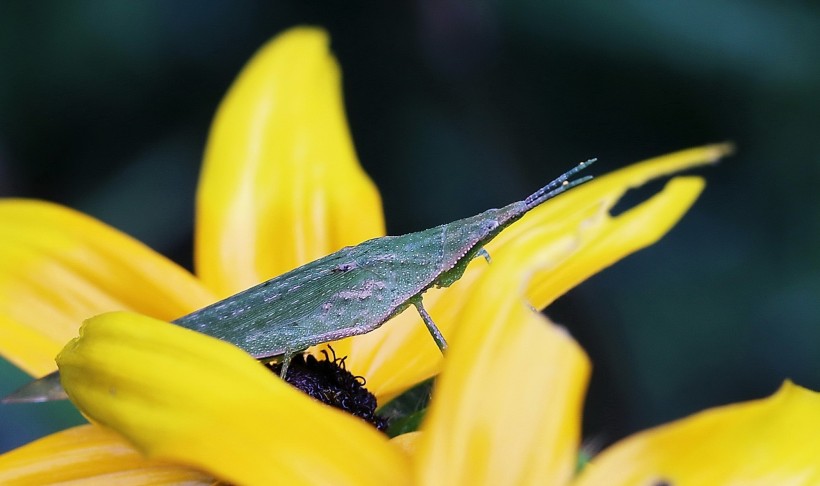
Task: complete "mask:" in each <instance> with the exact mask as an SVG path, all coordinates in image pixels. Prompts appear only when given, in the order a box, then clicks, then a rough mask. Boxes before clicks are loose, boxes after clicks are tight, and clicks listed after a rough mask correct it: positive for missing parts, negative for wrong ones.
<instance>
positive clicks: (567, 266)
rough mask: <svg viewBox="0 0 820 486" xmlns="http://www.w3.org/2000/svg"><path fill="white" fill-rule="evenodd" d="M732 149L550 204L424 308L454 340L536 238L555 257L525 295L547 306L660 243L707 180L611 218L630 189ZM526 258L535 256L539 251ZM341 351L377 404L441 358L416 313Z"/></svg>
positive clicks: (706, 151)
mask: <svg viewBox="0 0 820 486" xmlns="http://www.w3.org/2000/svg"><path fill="white" fill-rule="evenodd" d="M730 150H731V147H730V146H728V145H725V144H721V145H709V146H705V147H699V148H694V149H689V150H684V151H681V152H676V153H673V154H670V155H666V156H663V157H658V158H655V159H650V160H647V161H644V162H640V163H637V164H634V165H632V166H629V167H626V168H625V169H622V170H619V171H616V172H613V173H612V174H607V175H605V176H601V177H596V178H595V179H593V180H592V181H591V182H589V183H587V184H584V185H582V186H580V187H578V188H575V189H572V190H571V191H569V192H567V193H566V194H562V195H561V196H559V197H557V198H556V199H554V200H551V201H548V202H546V203H545V204H543V205H541V206H539V207H538V208H536V209H534V210H532V211H531V212H530V213H529V214H527V215H526V216H524V217H523V218H522V219H521V220H520V221H518V222H516V223H514V224H513V225H512V226H510V227H509V228H507V229H505V230H504V231H503V232H501V234H500V235H499V236H498V237H497V238H496V239H495V240H493V241H492V242H490V244H488V245H487V248H486V249H487V251H488V252H489V254H490V255H491V256H492V259H493V261H492V263H491V264H489V265H488V264H487V263H486V262H485V261H484V260H483V259H477V260H475V261H474V262H472V263H471V264H470V266H469V267H468V269H467V271H466V272H465V274H464V276H463V277H462V278H461V280H459V281H458V282H456V283H455V284H454V285H453V286H451V287H449V288H447V289H441V290H430V291H428V292H427V293H425V294H424V303H425V307H426V308H427V310H428V312H429V313H430V315H431V316H432V317H433V320H434V321H435V322H436V324H437V325H438V327H439V328H440V329H441V331H442V333H443V334H444V335H445V337H448V336H451V335H453V334H454V333H455V332H456V330H457V328H458V327H459V326H461V325H462V324H464V323H465V322H466V320H465V319H464V317H463V316H464V313H465V312H467V311H468V309H467V308H466V302H467V301H468V299H469V297H470V294H471V293H472V291H473V288H472V286H473V284H474V283H475V282H476V280H477V279H478V278H479V277H480V276H481V275H482V274H483V273H485V272H487V271H489V269H490V268H492V267H493V266H494V265H496V264H498V263H499V262H501V261H503V260H505V259H508V258H514V257H517V255H516V252H518V251H520V250H518V249H516V248H517V247H516V246H515V245H514V242H516V241H519V240H522V239H526V240H531V241H532V246H531V248H533V249H536V251H537V250H538V249H550V248H551V249H552V250H550V251H553V252H556V253H555V255H556V257H555V259H554V260H553V261H552V262H551V264H550V265H548V266H544V267H542V268H541V269H540V270H539V271H538V272H535V273H534V274H533V276H532V280H531V281H530V285H529V290H528V292H527V297H528V299H529V300H530V302H531V303H532V305H533V306H535V307H536V308H543V307H545V306H547V305H548V304H549V303H551V302H552V301H554V300H555V299H556V298H557V297H559V296H560V295H562V294H563V293H565V292H566V291H567V290H569V289H571V288H572V287H573V286H575V285H577V284H578V283H580V282H582V281H583V280H585V279H587V278H589V277H590V276H591V275H593V274H595V273H597V272H599V271H601V270H602V269H604V268H606V267H608V266H609V265H611V264H612V263H614V262H616V261H618V260H619V259H621V258H623V257H625V256H627V255H629V254H631V253H632V252H635V251H637V250H639V249H641V248H644V247H646V246H648V245H650V244H652V243H654V242H655V241H657V240H658V239H659V238H660V237H661V236H663V235H664V234H665V233H666V232H667V231H669V230H670V229H671V228H672V226H674V225H675V224H676V223H677V222H678V221H679V220H680V218H681V217H682V216H683V214H684V213H685V212H686V211H687V210H688V209H689V207H691V205H692V204H693V203H694V201H695V199H696V198H697V196H698V195H699V194H700V192H701V191H702V189H703V181H702V180H701V179H699V178H696V177H679V178H675V179H673V180H671V181H670V182H669V183H668V184H667V185H666V187H665V188H664V189H663V190H662V191H661V192H660V193H658V194H656V195H655V196H653V197H652V198H650V199H649V200H647V201H644V202H643V203H641V204H639V205H637V206H635V207H633V208H631V209H630V210H628V211H626V212H624V213H621V214H619V215H618V216H614V217H613V216H611V215H610V214H609V211H610V209H611V208H612V207H613V206H614V205H615V204H616V203H617V202H618V200H619V199H620V198H621V196H623V194H624V193H625V192H626V191H627V190H629V189H630V188H633V187H638V186H640V185H641V184H643V183H645V182H646V181H648V180H651V179H653V178H657V177H660V176H663V175H667V174H669V173H673V172H675V171H679V170H683V169H687V168H690V167H694V166H697V165H702V164H707V163H712V162H714V161H715V160H717V159H718V158H720V157H721V156H723V155H725V154H727V153H728V152H729V151H730ZM529 255H530V256H531V257H532V258H536V256H535V255H536V252H535V251H534V252H530V253H529ZM524 256H525V257H526V255H524ZM464 325H468V324H464ZM348 350H349V351H348ZM337 351H340V354H342V355H344V354H349V355H350V359H349V360H348V362H347V363H348V365H349V367H350V369H351V370H353V372H354V373H356V374H361V375H363V376H367V383H368V388H369V389H370V390H371V391H373V393H374V394H376V396H377V397H378V398H379V401H380V403H384V402H385V401H386V400H389V399H390V398H392V397H395V396H396V395H398V394H399V393H401V392H402V391H404V390H405V389H406V388H407V387H409V386H412V385H413V384H415V383H418V382H419V381H421V380H424V379H426V378H429V377H430V376H433V375H435V374H436V373H438V371H439V369H440V367H441V353H440V352H439V350H438V348H437V347H436V346H435V344H434V343H433V341H432V339H430V335H429V333H427V331H426V329H425V327H424V325H423V323H422V321H421V319H420V318H419V317H418V315H417V313H415V312H414V310H413V309H408V310H407V311H405V312H404V313H403V314H401V315H400V316H398V317H396V318H394V319H393V320H391V321H390V322H388V323H387V324H385V325H384V326H383V327H382V328H380V329H378V330H376V331H374V332H372V333H369V334H367V335H364V336H356V337H354V338H351V339H349V340H346V341H344V342H343V343H341V344H340V345H339V347H338V348H337Z"/></svg>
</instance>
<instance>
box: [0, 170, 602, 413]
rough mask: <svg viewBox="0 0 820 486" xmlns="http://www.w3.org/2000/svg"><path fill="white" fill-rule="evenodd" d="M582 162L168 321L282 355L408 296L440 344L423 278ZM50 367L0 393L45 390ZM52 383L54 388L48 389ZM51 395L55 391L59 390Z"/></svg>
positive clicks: (399, 306) (435, 282)
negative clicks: (473, 210)
mask: <svg viewBox="0 0 820 486" xmlns="http://www.w3.org/2000/svg"><path fill="white" fill-rule="evenodd" d="M592 162H594V159H592V160H589V161H587V162H583V163H581V164H579V165H578V166H576V167H574V168H573V169H571V170H570V171H568V172H566V173H564V174H562V175H561V176H560V177H558V178H557V179H555V180H554V181H552V182H550V183H549V184H547V185H546V186H544V187H543V188H541V189H539V190H538V191H537V192H535V193H534V194H532V195H531V196H529V197H528V198H526V199H524V200H523V201H518V202H515V203H512V204H510V205H507V206H504V207H503V208H499V209H490V210H488V211H485V212H483V213H481V214H478V215H476V216H473V217H470V218H464V219H460V220H458V221H455V222H452V223H448V224H443V225H441V226H437V227H435V228H431V229H428V230H424V231H419V232H416V233H409V234H406V235H401V236H385V237H381V238H374V239H372V240H368V241H365V242H364V243H361V244H359V245H356V246H349V247H346V248H342V249H341V250H339V251H337V252H335V253H332V254H330V255H328V256H326V257H324V258H320V259H318V260H315V261H313V262H310V263H307V264H305V265H303V266H301V267H299V268H297V269H295V270H291V271H290V272H288V273H285V274H283V275H280V276H278V277H275V278H272V279H270V280H268V281H266V282H263V283H260V284H258V285H256V286H254V287H251V288H249V289H247V290H244V291H242V292H240V293H238V294H236V295H233V296H231V297H228V298H226V299H224V300H221V301H219V302H216V303H214V304H211V305H209V306H208V307H205V308H203V309H200V310H197V311H195V312H193V313H191V314H188V315H186V316H183V317H180V318H179V319H176V320H175V321H173V323H174V324H176V325H179V326H182V327H185V328H188V329H192V330H195V331H199V332H201V333H203V334H207V335H209V336H213V337H216V338H218V339H222V340H224V341H227V342H230V343H232V344H234V345H236V346H238V347H240V348H242V349H243V350H245V351H246V352H248V353H250V354H251V355H252V356H253V357H255V358H257V359H260V360H264V361H272V360H279V359H281V360H282V361H283V365H282V374H283V376H284V373H285V372H286V370H287V364H288V362H289V361H290V358H291V357H292V356H294V355H295V354H297V353H300V352H302V351H304V350H305V349H307V348H308V347H310V346H314V345H317V344H322V343H326V342H329V341H334V340H337V339H341V338H344V337H348V336H353V335H358V334H364V333H367V332H370V331H372V330H374V329H376V328H378V327H379V326H381V325H382V324H384V322H385V321H387V320H388V319H390V318H391V317H393V316H395V315H397V314H399V313H400V312H402V311H403V310H404V309H405V308H407V307H408V306H409V305H411V304H412V305H414V306H415V307H416V308H417V310H418V311H419V314H420V315H421V317H422V319H423V320H424V323H425V325H426V326H427V328H428V330H429V331H430V334H431V335H432V336H433V338H434V340H435V341H436V344H437V345H438V346H439V348H441V349H442V351H443V350H444V349H445V348H446V346H447V344H446V342H445V340H444V337H443V336H442V335H441V332H439V330H438V328H437V327H436V325H435V323H434V322H433V320H432V319H431V318H430V316H429V314H428V313H427V311H426V310H425V309H424V306H423V305H422V298H421V296H422V294H423V293H424V291H426V290H427V289H429V288H430V287H433V286H437V287H447V286H449V285H451V284H452V283H454V282H455V281H457V280H458V279H459V278H461V276H462V274H463V273H464V270H465V269H466V268H467V264H468V263H469V262H470V261H471V260H472V259H473V258H475V257H476V256H479V255H484V256H487V255H486V252H485V251H484V248H483V246H484V245H485V244H486V243H488V242H489V241H490V240H492V239H493V238H494V237H495V236H496V235H498V234H499V233H500V232H501V231H502V230H503V229H504V228H506V227H507V226H509V225H510V224H512V223H513V222H515V221H516V220H518V219H519V218H521V217H522V216H523V215H524V214H526V213H527V212H528V211H530V210H531V209H533V208H535V207H536V206H538V205H540V204H541V203H543V202H544V201H547V200H548V199H551V198H553V197H555V196H557V195H558V194H561V193H562V192H564V191H566V190H568V189H570V188H571V187H573V186H576V185H578V184H581V183H583V182H585V181H587V180H589V179H590V177H584V178H580V179H577V180H574V181H570V180H569V178H570V177H571V176H572V175H574V174H575V173H577V172H578V171H580V170H582V169H584V168H585V167H587V166H588V165H590V164H591V163H592ZM55 386H59V380H58V379H57V372H55V373H52V374H51V375H47V376H46V377H43V378H41V379H40V380H37V381H35V382H32V383H30V384H29V385H26V386H25V387H23V388H22V389H20V390H18V391H17V392H15V393H14V394H12V395H10V396H9V397H6V398H5V399H4V401H5V402H21V401H46V400H51V399H54V397H55V393H56V391H55V389H54V387H55ZM57 391H59V390H57ZM58 395H59V394H58Z"/></svg>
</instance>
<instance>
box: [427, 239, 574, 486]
mask: <svg viewBox="0 0 820 486" xmlns="http://www.w3.org/2000/svg"><path fill="white" fill-rule="evenodd" d="M514 246H515V249H516V250H518V251H517V252H512V253H511V254H510V255H509V256H508V258H506V259H504V260H502V261H494V262H493V265H492V266H491V267H490V269H489V270H487V272H486V273H485V274H484V275H483V276H482V277H481V278H480V279H479V280H478V281H477V282H476V283H475V285H474V286H473V288H472V291H473V292H472V296H471V298H470V299H469V302H468V305H467V309H466V311H465V312H464V313H463V316H462V317H463V323H462V324H463V325H462V326H461V327H460V328H459V330H458V332H457V333H456V335H455V336H454V337H453V339H452V345H451V347H450V349H449V350H448V351H447V359H446V360H445V363H444V369H443V370H442V373H441V375H440V376H439V378H438V381H437V383H436V387H435V388H434V390H433V402H432V405H431V407H430V411H429V413H428V415H427V417H426V419H425V422H424V423H423V425H422V436H421V438H420V439H419V441H418V442H419V443H418V456H417V463H416V466H417V467H416V473H417V477H418V478H420V479H421V483H422V484H469V485H481V484H487V485H503V484H509V485H526V484H563V483H566V482H567V481H568V480H569V478H571V476H572V474H573V471H574V467H575V463H576V455H577V450H578V443H579V439H580V419H581V410H582V404H583V395H584V392H585V390H586V385H587V381H588V377H589V371H590V364H589V360H588V359H587V357H586V355H585V354H584V352H583V350H582V349H581V348H580V346H578V344H577V343H576V342H575V341H574V340H573V339H572V338H571V337H570V336H569V335H568V334H567V333H566V331H565V330H563V329H562V328H559V327H557V326H555V325H553V324H551V323H550V322H549V321H547V320H546V319H545V318H544V317H543V316H541V315H540V314H538V313H537V312H535V311H534V310H533V309H532V308H531V307H530V306H529V305H528V304H527V303H526V302H525V301H524V299H523V292H524V289H525V284H526V283H527V281H528V280H529V275H530V274H531V272H532V270H533V267H536V268H538V267H542V266H544V265H552V263H553V259H554V258H555V257H556V253H555V252H553V251H552V249H550V248H547V249H544V248H540V249H539V248H538V246H537V242H533V241H532V240H530V241H526V242H521V243H516V244H514Z"/></svg>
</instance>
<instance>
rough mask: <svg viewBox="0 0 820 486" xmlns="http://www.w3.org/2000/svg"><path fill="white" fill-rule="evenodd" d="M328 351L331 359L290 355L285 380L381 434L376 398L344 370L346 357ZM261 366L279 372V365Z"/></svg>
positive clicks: (382, 423)
mask: <svg viewBox="0 0 820 486" xmlns="http://www.w3.org/2000/svg"><path fill="white" fill-rule="evenodd" d="M330 352H331V353H332V356H333V357H332V358H331V357H330V355H328V352H327V351H326V350H322V354H323V355H324V356H325V359H323V360H321V361H320V360H318V359H316V358H315V357H314V356H312V355H309V354H308V355H304V354H303V355H298V356H294V357H293V359H292V360H291V362H290V366H289V367H288V371H287V375H286V376H285V381H287V382H288V383H290V384H291V385H293V386H295V387H296V388H298V389H300V390H302V391H303V392H305V393H307V394H308V395H310V396H311V397H313V398H315V399H316V400H319V401H320V402H322V403H326V404H328V405H330V406H331V407H336V408H338V409H340V410H344V411H345V412H347V413H349V414H351V415H355V416H356V417H359V418H361V419H364V420H365V421H367V422H369V423H371V424H372V425H373V426H374V427H376V428H377V429H379V430H381V431H382V432H384V431H385V430H387V425H388V423H387V419H386V418H384V417H380V416H379V415H377V414H376V397H374V396H373V394H372V393H370V392H369V391H367V388H365V387H364V385H365V379H364V378H363V377H361V376H353V374H352V373H351V372H349V371H347V369H346V368H345V359H346V358H337V357H336V354H335V353H333V349H332V348H330ZM265 366H267V367H268V369H270V370H271V371H273V372H274V373H276V374H279V372H280V371H281V369H282V365H281V363H267V364H266V365H265Z"/></svg>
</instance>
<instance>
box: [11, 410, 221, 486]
mask: <svg viewBox="0 0 820 486" xmlns="http://www.w3.org/2000/svg"><path fill="white" fill-rule="evenodd" d="M69 481H77V482H82V483H83V484H90V483H95V484H117V485H135V486H136V485H149V484H150V485H154V484H181V483H185V484H213V478H210V477H209V476H207V475H205V474H204V473H202V472H200V471H196V470H193V469H189V468H185V467H182V466H179V465H175V464H170V463H167V462H162V461H157V460H151V459H146V458H144V457H143V456H142V454H140V453H139V452H138V451H137V450H136V449H134V448H133V447H132V446H131V445H130V444H128V442H126V441H125V439H123V438H122V437H121V436H119V435H118V434H116V433H115V432H113V431H110V430H105V429H103V428H102V427H98V426H96V425H81V426H79V427H74V428H72V429H68V430H64V431H62V432H58V433H56V434H53V435H50V436H47V437H44V438H42V439H40V440H37V441H35V442H32V443H30V444H27V445H25V446H23V447H20V448H18V449H15V450H13V451H10V452H7V453H5V454H3V455H0V484H6V485H12V484H20V485H23V484H32V485H33V484H56V483H61V484H62V483H68V482H69Z"/></svg>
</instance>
